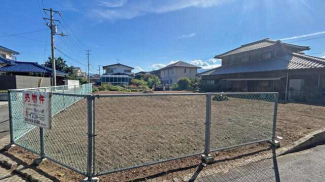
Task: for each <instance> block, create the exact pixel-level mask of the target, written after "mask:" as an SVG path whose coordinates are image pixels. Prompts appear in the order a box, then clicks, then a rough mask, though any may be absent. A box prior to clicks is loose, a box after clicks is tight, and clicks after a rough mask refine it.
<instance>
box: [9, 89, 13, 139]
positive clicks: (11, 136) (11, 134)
mask: <svg viewBox="0 0 325 182" xmlns="http://www.w3.org/2000/svg"><path fill="white" fill-rule="evenodd" d="M8 107H9V108H8V110H9V127H10V145H11V144H13V143H14V132H13V131H14V130H13V128H14V126H13V123H12V111H11V108H12V105H11V92H10V90H8Z"/></svg>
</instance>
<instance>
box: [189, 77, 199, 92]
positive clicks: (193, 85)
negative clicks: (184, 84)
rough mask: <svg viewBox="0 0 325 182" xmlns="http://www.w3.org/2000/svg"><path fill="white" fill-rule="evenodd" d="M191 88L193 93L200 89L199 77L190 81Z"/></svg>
mask: <svg viewBox="0 0 325 182" xmlns="http://www.w3.org/2000/svg"><path fill="white" fill-rule="evenodd" d="M191 88H192V89H193V90H194V91H197V90H199V89H200V88H201V79H200V78H199V77H195V78H194V79H191Z"/></svg>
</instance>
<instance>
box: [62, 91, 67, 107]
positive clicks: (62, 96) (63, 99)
mask: <svg viewBox="0 0 325 182" xmlns="http://www.w3.org/2000/svg"><path fill="white" fill-rule="evenodd" d="M64 90H65V86H63V91H62V93H63V94H64ZM62 98H63V108H64V109H66V108H65V99H64V95H63V96H62Z"/></svg>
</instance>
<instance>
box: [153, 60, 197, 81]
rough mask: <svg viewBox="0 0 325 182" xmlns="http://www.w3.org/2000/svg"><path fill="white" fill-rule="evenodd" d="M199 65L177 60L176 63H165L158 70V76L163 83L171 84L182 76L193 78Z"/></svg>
mask: <svg viewBox="0 0 325 182" xmlns="http://www.w3.org/2000/svg"><path fill="white" fill-rule="evenodd" d="M199 68H200V67H198V66H195V65H192V64H189V63H185V62H183V61H178V62H176V63H173V64H170V65H167V66H165V67H163V68H161V69H160V70H158V71H159V76H160V78H161V80H162V84H164V85H172V84H174V83H177V82H178V80H179V79H180V78H182V77H187V78H191V79H194V78H195V77H196V75H197V70H198V69H199Z"/></svg>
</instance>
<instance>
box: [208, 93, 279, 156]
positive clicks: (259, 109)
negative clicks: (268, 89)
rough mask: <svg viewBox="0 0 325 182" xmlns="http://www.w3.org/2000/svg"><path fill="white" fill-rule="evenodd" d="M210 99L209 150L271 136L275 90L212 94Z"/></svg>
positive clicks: (269, 138)
mask: <svg viewBox="0 0 325 182" xmlns="http://www.w3.org/2000/svg"><path fill="white" fill-rule="evenodd" d="M211 99H212V101H211V150H218V149H220V148H224V147H231V146H236V145H239V144H244V143H249V142H254V141H259V140H271V139H272V134H273V130H272V129H273V116H274V112H273V111H274V104H275V101H276V94H274V93H270V94H267V93H265V94H215V95H212V98H211Z"/></svg>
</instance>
